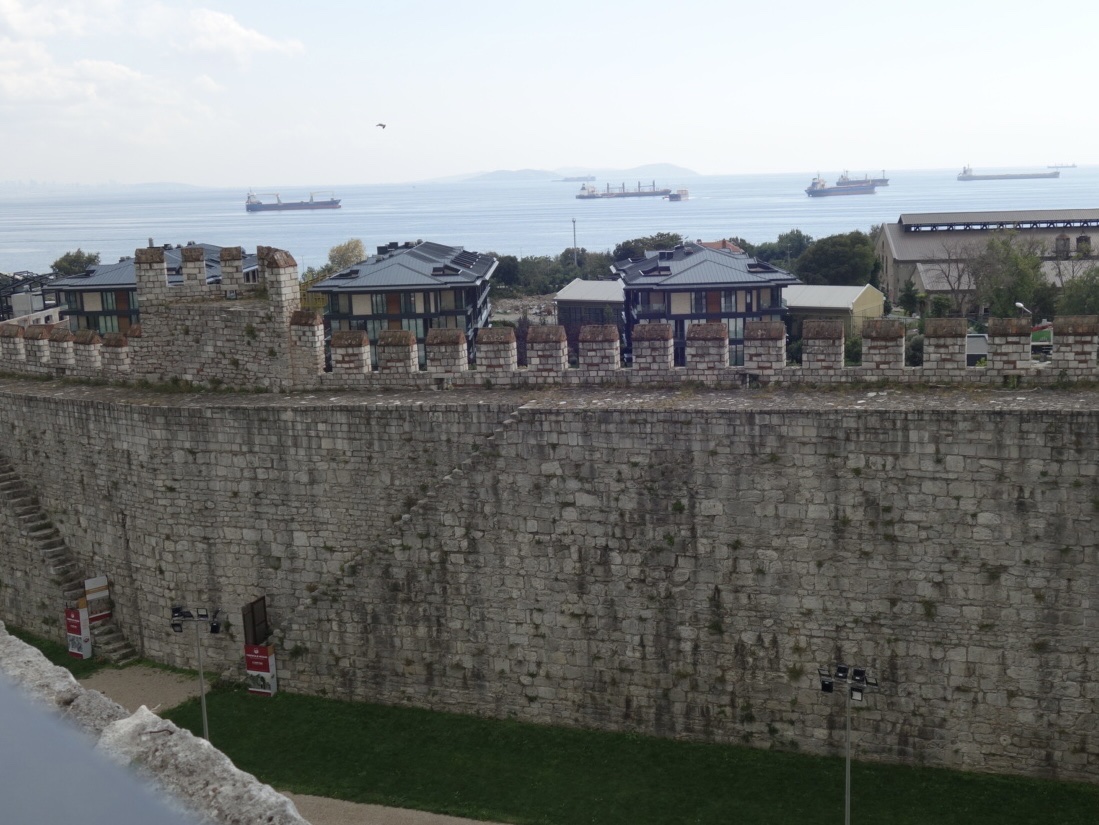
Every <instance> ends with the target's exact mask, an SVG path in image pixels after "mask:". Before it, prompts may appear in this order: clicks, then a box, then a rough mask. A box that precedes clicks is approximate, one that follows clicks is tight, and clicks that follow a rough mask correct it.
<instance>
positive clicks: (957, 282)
mask: <svg viewBox="0 0 1099 825" xmlns="http://www.w3.org/2000/svg"><path fill="white" fill-rule="evenodd" d="M1091 264H1092V261H1088V260H1078V261H1073V260H1069V261H1042V264H1041V272H1042V277H1043V278H1045V280H1046V282H1047V283H1050V284H1052V285H1053V286H1057V287H1060V286H1064V283H1065V281H1069V280H1072V279H1073V278H1075V277H1076V276H1077V275H1082V274H1083V273H1084V271H1085V270H1086V269H1087V268H1088V267H1089V266H1090V265H1091ZM948 276H949V277H948ZM913 284H914V285H915V287H916V289H917V290H919V291H920V292H954V291H955V290H957V291H960V292H971V291H972V290H973V279H972V278H971V277H970V275H969V273H968V272H967V271H966V268H965V266H964V265H963V264H957V265H955V266H952V267H946V266H943V265H942V264H937V263H918V264H916V277H915V278H914V279H913Z"/></svg>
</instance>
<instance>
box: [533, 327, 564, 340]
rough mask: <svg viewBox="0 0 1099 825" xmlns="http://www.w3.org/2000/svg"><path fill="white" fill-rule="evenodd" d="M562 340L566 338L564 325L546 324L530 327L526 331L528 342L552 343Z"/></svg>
mask: <svg viewBox="0 0 1099 825" xmlns="http://www.w3.org/2000/svg"><path fill="white" fill-rule="evenodd" d="M564 340H566V338H565V328H564V327H559V326H551V325H549V324H547V325H546V326H536V327H531V328H530V330H529V331H528V332H527V343H528V344H553V343H557V342H559V341H564Z"/></svg>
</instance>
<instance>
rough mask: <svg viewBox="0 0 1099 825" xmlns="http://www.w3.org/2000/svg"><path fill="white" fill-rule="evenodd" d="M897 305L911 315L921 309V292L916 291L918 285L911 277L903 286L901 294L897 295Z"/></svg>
mask: <svg viewBox="0 0 1099 825" xmlns="http://www.w3.org/2000/svg"><path fill="white" fill-rule="evenodd" d="M897 306H899V307H900V308H901V309H903V310H904V311H905V312H907V313H908V314H909V315H915V314H916V313H917V312H919V310H920V293H919V292H917V291H916V285H915V284H914V283H912V279H911V278H909V279H908V280H907V281H905V282H904V286H903V287H901V294H900V295H898V296H897Z"/></svg>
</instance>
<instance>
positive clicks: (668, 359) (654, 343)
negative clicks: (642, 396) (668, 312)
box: [631, 324, 675, 372]
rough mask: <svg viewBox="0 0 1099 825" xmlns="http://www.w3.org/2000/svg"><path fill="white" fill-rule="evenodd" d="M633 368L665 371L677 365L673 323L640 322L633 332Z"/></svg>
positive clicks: (645, 370) (646, 370) (647, 370)
mask: <svg viewBox="0 0 1099 825" xmlns="http://www.w3.org/2000/svg"><path fill="white" fill-rule="evenodd" d="M631 339H632V346H633V368H634V369H636V370H641V371H643V372H653V371H660V372H662V371H665V370H670V369H672V368H673V367H674V366H675V338H674V335H673V330H672V325H671V324H638V325H637V326H635V327H634V328H633V330H632V332H631Z"/></svg>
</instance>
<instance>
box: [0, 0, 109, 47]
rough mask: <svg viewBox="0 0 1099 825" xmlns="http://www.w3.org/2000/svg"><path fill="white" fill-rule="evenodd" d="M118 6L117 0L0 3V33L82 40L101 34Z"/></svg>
mask: <svg viewBox="0 0 1099 825" xmlns="http://www.w3.org/2000/svg"><path fill="white" fill-rule="evenodd" d="M119 6H120V2H119V0H52V2H49V3H41V2H40V3H31V2H26V0H0V31H2V32H6V33H7V34H9V35H13V36H15V37H20V38H23V37H26V38H36V39H40V38H47V37H54V36H58V35H72V36H77V37H84V36H88V35H90V34H92V33H93V32H95V31H101V30H102V29H103V28H104V26H105V25H106V24H107V21H109V20H111V19H113V18H114V17H115V12H116V11H117V10H118V9H119Z"/></svg>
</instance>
